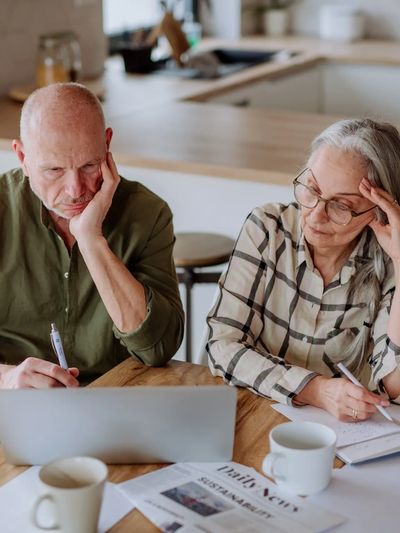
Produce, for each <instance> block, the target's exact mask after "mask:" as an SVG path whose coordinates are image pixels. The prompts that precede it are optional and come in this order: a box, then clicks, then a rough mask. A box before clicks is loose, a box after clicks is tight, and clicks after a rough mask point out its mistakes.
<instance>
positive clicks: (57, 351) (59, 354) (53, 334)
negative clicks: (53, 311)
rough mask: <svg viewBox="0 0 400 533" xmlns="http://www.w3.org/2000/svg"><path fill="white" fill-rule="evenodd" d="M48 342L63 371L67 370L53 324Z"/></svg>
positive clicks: (59, 340)
mask: <svg viewBox="0 0 400 533" xmlns="http://www.w3.org/2000/svg"><path fill="white" fill-rule="evenodd" d="M50 341H51V345H52V347H53V350H54V353H55V354H56V356H57V359H58V362H59V363H60V366H61V368H63V369H64V370H68V364H67V360H66V359H65V353H64V348H63V345H62V342H61V337H60V333H59V331H58V329H57V328H56V325H55V324H54V322H52V324H51V331H50Z"/></svg>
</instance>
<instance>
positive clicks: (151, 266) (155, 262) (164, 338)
mask: <svg viewBox="0 0 400 533" xmlns="http://www.w3.org/2000/svg"><path fill="white" fill-rule="evenodd" d="M174 242H175V237H174V231H173V225H172V213H171V211H170V209H169V207H168V206H167V204H165V203H163V204H162V207H161V209H160V211H159V214H158V217H156V220H155V223H154V226H153V228H152V231H151V233H150V236H149V238H148V240H147V242H146V243H145V246H144V248H143V251H142V252H141V254H140V257H139V258H138V259H135V262H134V264H133V265H132V267H131V268H130V270H131V271H132V274H133V275H134V276H135V278H136V279H137V280H138V281H140V282H141V283H142V284H143V286H144V289H145V293H146V302H147V315H146V317H145V319H144V321H143V322H142V323H141V324H140V325H139V327H138V328H137V329H135V330H134V331H130V332H127V333H122V332H121V331H119V330H118V329H117V327H116V326H115V324H114V326H113V332H114V335H115V336H116V337H117V338H118V339H119V341H120V342H121V343H122V344H123V345H124V346H125V347H126V349H127V350H128V352H129V353H130V354H131V355H132V356H134V357H135V358H137V359H139V360H140V361H141V362H143V363H145V364H147V365H152V366H160V365H163V364H165V363H166V362H167V361H169V359H171V358H172V357H173V356H174V354H175V353H176V351H177V350H178V348H179V346H180V344H181V342H182V338H183V329H184V314H183V309H182V304H181V300H180V296H179V289H178V282H177V276H176V270H175V264H174V261H173V257H172V252H173V247H174ZM128 267H129V265H128Z"/></svg>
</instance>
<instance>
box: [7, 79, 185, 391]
mask: <svg viewBox="0 0 400 533" xmlns="http://www.w3.org/2000/svg"><path fill="white" fill-rule="evenodd" d="M111 137H112V130H111V128H107V129H106V128H105V124H104V116H103V113H102V109H101V106H100V104H99V102H98V100H97V98H96V97H95V96H94V95H93V94H92V93H91V92H90V91H88V90H87V89H86V88H84V87H83V86H80V85H78V84H70V83H68V84H56V85H51V86H48V87H45V88H43V89H38V90H37V91H35V92H34V93H33V94H32V95H31V96H30V97H29V99H28V100H27V101H26V102H25V105H24V107H23V109H22V114H21V139H20V140H15V141H14V142H13V148H14V151H15V153H16V154H17V156H18V159H19V161H20V162H21V167H22V170H21V169H18V170H11V171H10V172H7V173H6V174H3V175H2V176H0V220H1V226H0V228H1V240H0V272H1V274H0V363H1V364H0V386H1V387H7V388H16V387H35V388H42V387H54V386H66V387H74V386H78V385H79V381H80V382H81V383H87V382H88V381H90V380H92V379H94V378H96V377H97V376H99V375H101V374H102V373H104V372H106V371H107V370H109V369H110V368H112V367H113V366H115V365H116V364H118V363H119V362H121V361H122V360H123V359H125V358H126V357H128V356H129V354H130V355H132V356H133V357H135V358H136V359H137V360H139V361H142V362H143V363H145V364H147V365H162V364H164V363H165V362H167V361H168V360H169V359H170V358H171V357H172V356H173V355H174V353H175V352H176V350H177V349H178V347H179V345H180V342H181V340H182V335H183V312H182V306H181V302H180V298H179V291H178V285H177V279H176V274H175V268H174V264H173V260H172V249H173V244H174V234H173V227H172V215H171V212H170V209H169V207H168V206H167V204H166V203H165V202H164V201H162V200H161V199H160V198H158V197H157V196H156V195H155V194H153V193H152V192H150V191H149V190H148V189H146V188H145V187H144V186H143V185H141V184H139V183H137V182H129V181H127V180H125V179H123V178H120V177H119V175H118V172H117V169H116V167H115V164H114V161H113V158H112V156H111V153H110V151H109V150H110V142H111ZM51 323H55V324H56V326H57V327H58V329H59V331H60V334H61V338H62V340H63V344H64V351H65V354H66V358H67V361H68V365H69V369H68V370H64V369H62V368H61V367H60V366H59V365H58V362H57V358H56V356H55V355H54V353H53V350H52V346H51V343H50V337H49V333H50V324H51ZM78 379H79V381H78Z"/></svg>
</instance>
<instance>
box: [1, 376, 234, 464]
mask: <svg viewBox="0 0 400 533" xmlns="http://www.w3.org/2000/svg"><path fill="white" fill-rule="evenodd" d="M235 414H236V389H235V388H233V387H228V386H195V387H188V386H168V387H165V386H162V387H147V386H146V387H139V386H136V387H105V388H100V387H99V388H82V389H61V388H60V389H42V390H36V389H23V390H0V442H1V443H2V445H3V448H4V451H5V458H6V461H7V462H8V463H12V464H29V465H31V464H32V465H33V464H35V465H36V464H43V463H46V462H48V461H52V460H54V459H56V458H58V457H67V456H72V455H91V456H94V457H98V458H100V459H102V460H103V461H105V462H106V463H109V464H116V463H123V464H124V463H126V464H130V463H164V462H177V461H227V460H230V459H231V458H232V453H233V439H234V429H235Z"/></svg>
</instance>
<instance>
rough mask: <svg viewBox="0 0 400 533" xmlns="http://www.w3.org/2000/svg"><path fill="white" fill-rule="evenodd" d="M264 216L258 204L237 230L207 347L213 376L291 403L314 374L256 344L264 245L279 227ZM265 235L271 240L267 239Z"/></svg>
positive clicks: (260, 320)
mask: <svg viewBox="0 0 400 533" xmlns="http://www.w3.org/2000/svg"><path fill="white" fill-rule="evenodd" d="M268 220H269V219H268V217H265V216H263V211H262V210H261V209H260V208H258V209H256V210H254V211H253V212H252V213H251V214H250V215H249V217H248V218H247V220H246V222H245V224H244V226H243V228H242V231H241V233H240V235H239V238H238V240H237V243H236V245H235V248H234V251H233V253H232V256H231V259H230V262H229V265H228V268H227V271H226V273H225V274H223V276H222V277H221V279H220V282H219V296H218V298H217V301H216V303H215V305H214V306H213V308H212V309H211V311H210V313H209V316H208V326H209V331H210V333H209V341H208V344H207V351H208V354H209V366H210V369H211V372H212V373H213V374H214V375H218V376H222V377H223V378H224V380H225V381H226V382H227V383H229V384H231V385H237V386H241V387H245V388H247V389H249V390H251V391H252V392H255V393H256V394H260V395H261V396H265V397H269V398H272V399H274V400H277V401H279V402H281V403H287V404H289V405H291V404H292V400H293V397H294V396H295V395H296V394H298V393H299V392H300V391H301V390H302V388H303V387H304V386H305V385H306V384H307V383H308V382H309V381H310V379H312V378H313V377H314V376H316V375H317V374H316V373H314V372H311V371H310V370H307V369H305V368H301V367H297V366H292V365H289V364H287V363H286V362H285V360H284V359H283V358H281V357H278V356H276V355H273V354H271V353H268V350H265V349H264V348H263V343H262V342H257V341H258V339H259V336H260V334H261V333H262V331H263V328H264V326H265V324H264V302H265V300H266V290H267V289H266V283H265V275H266V269H267V268H269V267H268V260H267V257H268V252H269V248H270V247H271V246H275V245H276V239H279V238H280V243H279V244H280V245H284V235H283V231H282V230H278V231H280V232H281V234H282V235H281V236H280V237H279V235H278V236H277V234H276V233H277V230H276V227H274V228H272V226H271V227H268ZM271 224H272V222H271ZM271 234H272V236H273V241H274V244H272V243H271V242H270V236H271ZM282 298H285V294H282Z"/></svg>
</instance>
